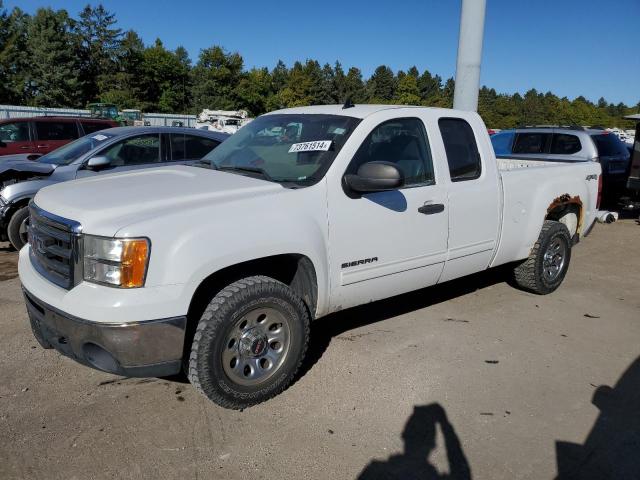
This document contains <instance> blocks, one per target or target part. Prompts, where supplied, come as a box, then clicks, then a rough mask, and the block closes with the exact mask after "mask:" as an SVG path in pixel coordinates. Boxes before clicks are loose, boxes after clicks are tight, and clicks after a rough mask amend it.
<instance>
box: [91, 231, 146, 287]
mask: <svg viewBox="0 0 640 480" xmlns="http://www.w3.org/2000/svg"><path fill="white" fill-rule="evenodd" d="M149 250H150V244H149V240H148V239H146V238H105V237H94V236H93V235H85V236H84V279H85V280H86V281H88V282H94V283H100V284H104V285H110V286H113V287H120V288H137V287H142V286H144V281H145V276H146V274H147V264H148V262H149Z"/></svg>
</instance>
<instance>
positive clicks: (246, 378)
mask: <svg viewBox="0 0 640 480" xmlns="http://www.w3.org/2000/svg"><path fill="white" fill-rule="evenodd" d="M308 342H309V314H308V312H307V309H306V307H305V305H304V303H303V302H302V300H301V299H300V298H299V297H298V296H297V295H296V294H295V293H294V292H293V291H292V290H291V289H290V288H289V287H288V286H287V285H285V284H283V283H281V282H279V281H277V280H274V279H273V278H269V277H264V276H255V277H248V278H244V279H242V280H238V281H237V282H234V283H232V284H231V285H229V286H227V287H226V288H224V289H223V290H222V291H220V292H219V293H218V294H217V295H216V296H215V297H214V298H213V299H212V300H211V302H210V303H209V305H208V306H207V308H206V309H205V311H204V313H203V314H202V317H201V318H200V321H199V322H198V326H197V328H196V331H195V334H194V337H193V343H192V344H191V354H190V356H189V364H188V372H187V375H188V377H189V381H190V382H191V384H192V385H193V386H194V387H195V388H196V389H197V390H198V391H200V392H201V393H203V394H204V395H205V396H206V397H208V398H209V399H210V400H212V401H213V402H215V403H217V404H218V405H220V406H222V407H225V408H231V409H235V410H238V409H243V408H247V407H250V406H252V405H256V404H258V403H261V402H264V401H265V400H268V399H270V398H272V397H274V396H275V395H277V394H279V393H281V392H282V391H283V390H284V389H285V388H287V386H289V384H290V383H291V382H292V380H293V378H294V376H295V374H296V372H297V371H298V369H299V368H300V364H301V363H302V360H303V358H304V355H305V353H306V350H307V344H308Z"/></svg>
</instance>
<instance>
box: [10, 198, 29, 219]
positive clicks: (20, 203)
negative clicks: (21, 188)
mask: <svg viewBox="0 0 640 480" xmlns="http://www.w3.org/2000/svg"><path fill="white" fill-rule="evenodd" d="M30 201H31V197H27V198H21V199H20V200H18V201H16V202H14V203H12V204H11V208H10V209H9V211H10V212H11V215H13V214H14V213H15V212H16V210H19V209H21V208H22V207H24V206H26V205H29V202H30Z"/></svg>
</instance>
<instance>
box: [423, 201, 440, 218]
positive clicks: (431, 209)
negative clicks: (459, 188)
mask: <svg viewBox="0 0 640 480" xmlns="http://www.w3.org/2000/svg"><path fill="white" fill-rule="evenodd" d="M418 211H419V212H420V213H424V214H425V215H433V214H434V213H440V212H444V204H442V203H427V204H425V205H423V206H421V207H420V208H418Z"/></svg>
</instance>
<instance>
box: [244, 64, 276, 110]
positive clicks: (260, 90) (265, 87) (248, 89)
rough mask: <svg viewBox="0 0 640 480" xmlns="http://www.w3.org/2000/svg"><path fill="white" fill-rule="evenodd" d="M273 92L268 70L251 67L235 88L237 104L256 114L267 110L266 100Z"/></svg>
mask: <svg viewBox="0 0 640 480" xmlns="http://www.w3.org/2000/svg"><path fill="white" fill-rule="evenodd" d="M272 94H273V87H272V79H271V74H270V73H269V70H268V69H267V68H266V67H265V68H252V69H251V70H249V72H247V74H246V75H244V76H243V78H242V80H240V82H239V83H238V86H237V87H236V90H235V97H236V98H237V99H238V100H237V102H238V103H237V106H238V107H240V108H243V109H246V110H247V111H248V112H249V114H250V115H253V116H256V115H261V114H263V113H265V112H266V111H267V110H268V101H269V99H270V98H271V96H272Z"/></svg>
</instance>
